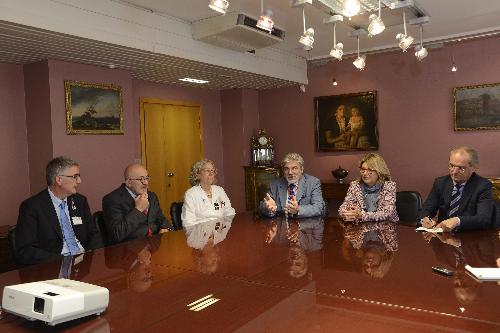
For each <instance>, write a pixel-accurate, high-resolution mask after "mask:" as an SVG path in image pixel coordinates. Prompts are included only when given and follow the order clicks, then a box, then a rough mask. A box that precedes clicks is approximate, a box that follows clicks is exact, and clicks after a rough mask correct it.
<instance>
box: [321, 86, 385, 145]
mask: <svg viewBox="0 0 500 333" xmlns="http://www.w3.org/2000/svg"><path fill="white" fill-rule="evenodd" d="M314 110H315V126H316V128H315V136H316V151H318V152H332V151H333V152H334V151H363V150H376V149H378V131H377V92H376V91H369V92H360V93H353V94H344V95H334V96H321V97H315V98H314Z"/></svg>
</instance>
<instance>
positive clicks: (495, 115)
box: [453, 83, 500, 131]
mask: <svg viewBox="0 0 500 333" xmlns="http://www.w3.org/2000/svg"><path fill="white" fill-rule="evenodd" d="M453 97H454V102H455V103H454V104H455V105H454V106H455V107H454V110H453V122H454V126H455V131H473V130H487V129H500V83H494V84H483V85H476V86H464V87H457V88H455V89H453Z"/></svg>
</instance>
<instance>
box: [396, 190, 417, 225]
mask: <svg viewBox="0 0 500 333" xmlns="http://www.w3.org/2000/svg"><path fill="white" fill-rule="evenodd" d="M396 210H397V212H398V216H399V221H400V223H401V224H405V225H409V226H417V224H418V222H419V219H420V214H421V213H422V197H421V196H420V193H418V192H416V191H401V192H396Z"/></svg>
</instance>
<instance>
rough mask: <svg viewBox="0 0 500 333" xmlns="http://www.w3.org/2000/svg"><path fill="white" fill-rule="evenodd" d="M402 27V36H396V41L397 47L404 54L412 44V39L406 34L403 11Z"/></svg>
mask: <svg viewBox="0 0 500 333" xmlns="http://www.w3.org/2000/svg"><path fill="white" fill-rule="evenodd" d="M403 27H404V34H401V33H399V34H397V35H396V39H397V41H398V46H399V48H400V49H401V50H403V52H406V49H408V48H409V47H410V45H411V43H413V40H414V38H413V37H412V36H409V35H407V34H406V15H405V12H404V11H403Z"/></svg>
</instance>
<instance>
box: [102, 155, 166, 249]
mask: <svg viewBox="0 0 500 333" xmlns="http://www.w3.org/2000/svg"><path fill="white" fill-rule="evenodd" d="M124 178H125V182H124V183H123V184H122V185H121V186H120V187H118V188H117V189H116V190H114V191H113V192H111V193H109V194H107V195H106V196H105V197H104V198H103V199H102V209H103V215H104V222H105V224H106V228H107V231H108V235H110V238H111V241H112V242H113V243H119V242H123V241H125V240H129V239H134V238H140V237H146V236H151V235H153V234H158V233H164V232H167V231H169V230H173V227H172V225H170V223H169V222H168V221H167V219H166V218H165V216H164V215H163V212H162V210H161V208H160V203H159V202H158V197H157V196H156V194H155V193H154V192H150V191H148V185H149V179H150V178H149V176H148V171H147V170H146V168H144V167H143V166H142V165H140V164H131V165H129V166H128V167H127V168H126V169H125V172H124Z"/></svg>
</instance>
